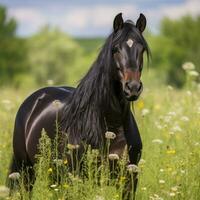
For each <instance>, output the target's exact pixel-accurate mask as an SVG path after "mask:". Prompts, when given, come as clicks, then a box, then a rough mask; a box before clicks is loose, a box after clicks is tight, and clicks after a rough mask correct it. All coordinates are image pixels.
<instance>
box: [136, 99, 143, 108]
mask: <svg viewBox="0 0 200 200" xmlns="http://www.w3.org/2000/svg"><path fill="white" fill-rule="evenodd" d="M137 107H138V109H140V110H142V109H143V108H144V102H143V101H142V100H140V101H138V103H137Z"/></svg>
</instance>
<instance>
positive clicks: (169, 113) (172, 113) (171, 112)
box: [168, 111, 176, 116]
mask: <svg viewBox="0 0 200 200" xmlns="http://www.w3.org/2000/svg"><path fill="white" fill-rule="evenodd" d="M168 115H171V116H176V112H174V111H170V112H168Z"/></svg>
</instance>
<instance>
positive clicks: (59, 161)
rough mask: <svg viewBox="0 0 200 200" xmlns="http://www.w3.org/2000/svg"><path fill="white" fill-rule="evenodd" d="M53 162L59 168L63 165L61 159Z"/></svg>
mask: <svg viewBox="0 0 200 200" xmlns="http://www.w3.org/2000/svg"><path fill="white" fill-rule="evenodd" d="M53 162H54V163H56V164H57V165H59V166H61V165H62V164H63V160H62V159H54V160H53Z"/></svg>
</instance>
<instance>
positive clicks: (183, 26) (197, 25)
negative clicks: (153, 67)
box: [161, 16, 200, 86]
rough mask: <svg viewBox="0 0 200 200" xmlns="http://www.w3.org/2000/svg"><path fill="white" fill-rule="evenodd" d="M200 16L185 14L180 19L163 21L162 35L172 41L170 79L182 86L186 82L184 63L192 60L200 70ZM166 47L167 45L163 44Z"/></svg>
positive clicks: (169, 58)
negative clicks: (194, 16)
mask: <svg viewBox="0 0 200 200" xmlns="http://www.w3.org/2000/svg"><path fill="white" fill-rule="evenodd" d="M199 33H200V16H198V17H196V18H193V17H191V16H184V17H182V18H181V19H179V20H170V19H168V18H165V19H164V20H163V21H162V23H161V35H162V36H163V37H165V38H167V39H168V40H169V41H170V43H171V45H170V46H171V49H170V54H169V55H168V56H167V59H168V60H169V66H170V67H169V69H168V80H169V81H170V82H172V83H175V84H176V85H177V86H181V85H182V84H183V82H184V73H183V70H182V68H181V66H182V64H183V63H184V62H187V61H191V62H193V63H194V64H195V65H196V69H197V71H200V56H199V55H200V45H199V44H200V36H199ZM163 48H165V46H163Z"/></svg>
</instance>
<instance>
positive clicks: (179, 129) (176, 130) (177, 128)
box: [172, 125, 182, 132]
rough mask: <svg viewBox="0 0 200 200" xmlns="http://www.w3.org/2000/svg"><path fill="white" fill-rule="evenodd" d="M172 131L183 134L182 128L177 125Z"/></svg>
mask: <svg viewBox="0 0 200 200" xmlns="http://www.w3.org/2000/svg"><path fill="white" fill-rule="evenodd" d="M172 131H174V132H181V131H182V129H181V127H180V126H179V125H175V126H174V127H172Z"/></svg>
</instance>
